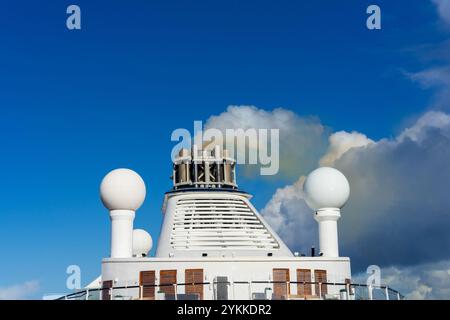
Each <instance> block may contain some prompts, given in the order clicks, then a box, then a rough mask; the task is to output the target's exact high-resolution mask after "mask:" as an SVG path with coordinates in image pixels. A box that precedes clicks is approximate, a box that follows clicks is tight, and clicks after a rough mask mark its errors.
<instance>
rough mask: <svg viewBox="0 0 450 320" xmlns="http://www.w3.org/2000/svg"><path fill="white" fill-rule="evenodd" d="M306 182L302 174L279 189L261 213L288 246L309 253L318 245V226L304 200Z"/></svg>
mask: <svg viewBox="0 0 450 320" xmlns="http://www.w3.org/2000/svg"><path fill="white" fill-rule="evenodd" d="M304 182H305V177H304V176H302V177H300V179H298V180H297V181H296V182H295V183H294V184H293V185H289V186H286V187H284V188H280V189H277V191H276V192H275V193H274V195H273V196H272V198H271V199H270V201H269V202H268V203H267V204H266V206H265V207H264V208H263V209H262V210H261V214H262V215H263V216H264V218H265V219H266V220H267V222H268V223H269V224H270V225H271V226H272V227H273V228H274V230H275V231H276V232H277V233H278V234H279V235H280V237H281V238H282V239H283V241H285V243H286V244H287V245H288V246H290V247H291V248H294V247H295V249H296V250H298V251H300V252H301V253H305V254H307V253H308V251H309V248H310V247H311V246H315V245H316V242H317V241H316V240H317V226H316V222H315V220H314V218H313V215H312V212H311V209H309V208H308V206H307V205H306V203H305V201H304V200H303V183H304ZM296 244H299V245H296Z"/></svg>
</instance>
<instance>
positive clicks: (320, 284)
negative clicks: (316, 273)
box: [319, 281, 322, 300]
mask: <svg viewBox="0 0 450 320" xmlns="http://www.w3.org/2000/svg"><path fill="white" fill-rule="evenodd" d="M319 299H320V300H322V283H321V282H320V281H319Z"/></svg>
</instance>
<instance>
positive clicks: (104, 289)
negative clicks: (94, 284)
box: [102, 280, 113, 300]
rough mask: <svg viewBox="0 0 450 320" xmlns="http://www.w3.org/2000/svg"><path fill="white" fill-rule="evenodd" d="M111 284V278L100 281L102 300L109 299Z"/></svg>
mask: <svg viewBox="0 0 450 320" xmlns="http://www.w3.org/2000/svg"><path fill="white" fill-rule="evenodd" d="M112 286H113V281H112V280H107V281H103V282H102V300H111V293H110V290H109V289H110V288H112Z"/></svg>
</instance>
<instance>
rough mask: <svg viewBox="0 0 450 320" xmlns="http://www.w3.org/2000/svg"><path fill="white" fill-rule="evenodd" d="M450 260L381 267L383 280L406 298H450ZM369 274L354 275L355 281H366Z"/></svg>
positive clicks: (383, 282)
mask: <svg viewBox="0 0 450 320" xmlns="http://www.w3.org/2000/svg"><path fill="white" fill-rule="evenodd" d="M449 271H450V260H444V261H439V262H434V263H425V264H419V265H415V266H408V267H395V266H391V267H387V268H382V269H381V282H382V284H386V285H388V286H389V287H391V288H394V289H396V290H398V291H400V292H401V293H402V294H403V295H404V296H405V297H406V299H411V300H423V299H448V298H449V297H450V276H449ZM366 279H367V274H365V273H360V274H357V275H354V276H353V281H354V282H355V281H356V282H359V283H365V282H366Z"/></svg>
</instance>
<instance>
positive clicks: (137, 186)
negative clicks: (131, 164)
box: [100, 169, 146, 211]
mask: <svg viewBox="0 0 450 320" xmlns="http://www.w3.org/2000/svg"><path fill="white" fill-rule="evenodd" d="M145 194H146V189H145V183H144V180H142V178H141V177H140V176H139V175H138V174H137V173H136V172H134V171H133V170H130V169H116V170H113V171H111V172H110V173H108V174H107V175H106V176H105V177H104V178H103V181H102V183H101V185H100V197H101V199H102V202H103V205H104V206H105V207H107V208H108V209H109V210H133V211H136V210H137V209H139V208H140V206H141V205H142V203H143V202H144V200H145Z"/></svg>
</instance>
